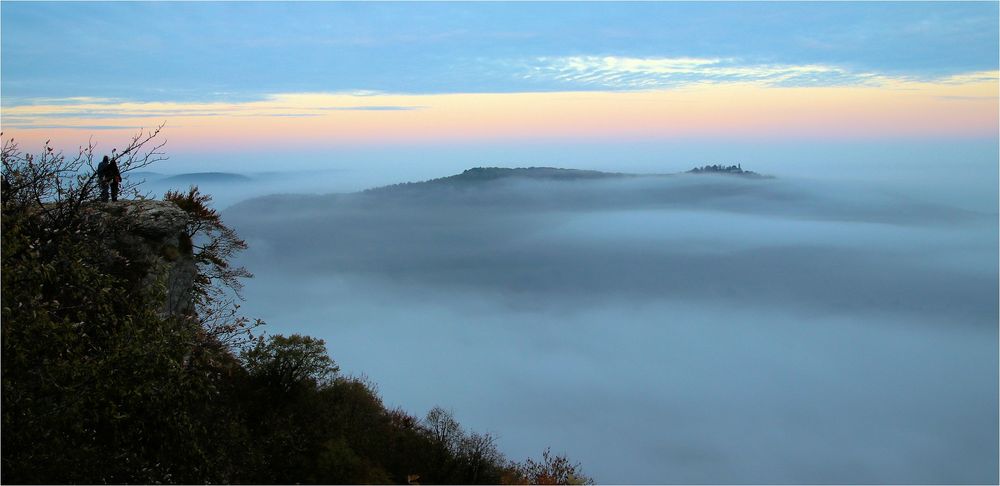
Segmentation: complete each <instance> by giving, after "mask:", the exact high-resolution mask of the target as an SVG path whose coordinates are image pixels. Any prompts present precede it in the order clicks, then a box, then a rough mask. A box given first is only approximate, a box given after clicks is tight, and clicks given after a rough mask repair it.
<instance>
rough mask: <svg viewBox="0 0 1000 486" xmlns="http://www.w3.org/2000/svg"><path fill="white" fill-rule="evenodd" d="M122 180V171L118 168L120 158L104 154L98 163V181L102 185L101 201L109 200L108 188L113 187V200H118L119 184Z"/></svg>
mask: <svg viewBox="0 0 1000 486" xmlns="http://www.w3.org/2000/svg"><path fill="white" fill-rule="evenodd" d="M121 182H122V173H121V171H120V170H118V159H117V158H113V159H112V158H108V156H107V155H105V156H104V160H101V163H100V164H98V165H97V183H98V184H100V186H101V202H108V189H109V188H110V189H111V200H112V201H117V200H118V184H120V183H121Z"/></svg>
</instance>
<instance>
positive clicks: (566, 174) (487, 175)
mask: <svg viewBox="0 0 1000 486" xmlns="http://www.w3.org/2000/svg"><path fill="white" fill-rule="evenodd" d="M619 177H636V176H635V175H633V174H622V173H618V172H601V171H597V170H581V169H560V168H557V167H518V168H507V167H473V168H471V169H466V170H465V171H463V172H462V173H461V174H455V175H451V176H447V177H440V178H437V179H431V180H427V181H421V182H402V183H399V184H392V185H388V186H381V187H375V188H372V189H366V190H365V191H364V192H381V191H389V190H399V189H410V188H416V187H426V186H459V185H467V184H469V183H472V184H476V183H484V182H490V181H496V180H499V179H508V178H522V179H533V180H558V181H571V180H593V179H611V178H619Z"/></svg>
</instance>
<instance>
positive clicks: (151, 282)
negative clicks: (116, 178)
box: [96, 200, 198, 316]
mask: <svg viewBox="0 0 1000 486" xmlns="http://www.w3.org/2000/svg"><path fill="white" fill-rule="evenodd" d="M96 207H97V208H98V209H99V214H101V215H102V220H103V221H102V223H103V224H107V225H109V227H108V228H107V229H108V230H110V231H108V232H106V233H105V234H108V235H112V236H110V237H109V240H110V241H108V244H109V245H110V246H111V248H112V249H113V250H114V251H115V253H116V254H117V255H118V256H119V257H120V258H122V260H123V261H124V264H125V265H126V266H127V267H128V268H130V269H132V271H133V272H134V275H133V279H132V280H133V281H134V282H135V283H134V285H135V287H134V288H133V291H137V292H143V293H145V294H146V295H151V296H154V297H155V298H157V299H161V300H162V302H163V303H162V305H161V307H160V313H161V314H163V315H169V316H185V315H191V314H193V312H194V284H195V278H196V277H197V274H198V268H197V265H196V263H195V260H194V254H193V245H192V241H191V238H190V237H189V236H188V232H187V230H188V222H189V221H190V218H189V217H188V214H187V213H186V212H184V210H182V209H181V208H179V207H177V205H176V204H174V203H172V202H170V201H156V200H134V201H118V202H113V203H96Z"/></svg>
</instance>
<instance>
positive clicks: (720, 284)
mask: <svg viewBox="0 0 1000 486" xmlns="http://www.w3.org/2000/svg"><path fill="white" fill-rule="evenodd" d="M289 189H290V190H289V191H287V192H295V191H294V190H293V189H294V187H289ZM240 190H241V191H246V192H241V193H239V194H240V195H241V196H242V195H243V194H249V193H251V192H252V191H250V190H248V189H247V188H246V187H243V188H242V189H240ZM209 192H211V191H209ZM222 197H223V199H225V198H227V197H229V198H230V199H236V196H232V197H230V196H228V195H226V193H225V191H223V194H222ZM940 199H941V198H927V199H921V198H919V197H914V196H913V194H907V195H902V194H900V193H899V192H898V191H895V190H891V189H887V188H880V187H879V186H878V185H874V184H865V185H859V184H851V183H848V182H843V181H827V182H823V181H817V180H807V179H801V180H786V179H781V178H778V179H749V178H741V177H736V176H717V175H676V176H656V177H625V176H619V177H607V178H596V179H581V180H573V179H570V180H551V179H545V178H532V177H504V178H499V179H496V180H490V181H476V182H469V181H462V180H456V181H451V182H444V183H437V184H413V185H404V186H398V187H390V188H385V189H380V190H373V191H367V192H363V193H353V194H331V195H324V196H318V195H286V196H268V197H263V198H257V199H251V200H248V201H245V202H243V203H239V204H235V205H233V206H231V207H228V209H226V210H225V211H224V219H225V221H226V222H227V223H228V224H230V225H231V226H233V227H234V228H235V229H236V230H237V231H238V232H239V234H240V235H241V236H242V237H244V238H245V239H246V240H247V241H248V243H249V245H250V249H249V250H248V251H247V252H246V253H245V255H243V257H242V260H241V262H240V263H242V264H244V265H246V266H247V267H248V268H249V269H250V270H251V271H252V272H253V273H255V274H256V278H254V279H253V280H251V281H249V282H248V283H247V287H246V298H247V301H246V303H245V306H244V309H243V310H244V311H245V312H246V313H247V314H248V315H251V316H254V317H261V318H263V319H264V320H266V321H268V322H269V326H268V329H267V331H269V332H272V333H293V332H297V333H304V334H310V335H314V336H317V337H321V338H323V339H326V341H327V343H328V346H329V349H330V351H331V354H332V356H333V357H334V359H336V360H337V361H338V363H339V364H340V365H341V367H342V368H343V369H344V370H345V371H347V372H352V373H364V374H367V375H368V376H370V377H371V378H372V380H373V381H375V382H376V383H378V384H379V385H380V387H381V392H382V394H383V396H384V398H385V400H386V402H387V404H389V405H390V406H396V405H399V406H402V407H403V408H405V409H407V410H408V411H410V412H411V413H416V414H422V413H424V412H426V411H427V410H428V409H430V408H431V407H432V406H434V405H442V406H444V407H446V408H450V409H452V410H453V411H454V412H455V415H456V417H457V418H458V419H459V420H460V421H461V422H462V423H463V424H465V425H468V426H470V427H471V428H473V429H476V430H479V431H489V432H493V433H496V434H497V435H498V436H499V438H500V440H499V444H500V447H501V449H502V450H504V451H505V452H506V453H507V454H508V456H510V457H513V458H524V457H527V456H537V455H538V453H539V452H540V451H541V450H542V449H543V448H544V447H546V446H550V445H551V446H552V447H553V450H554V451H555V452H565V453H567V454H568V455H569V456H570V457H571V458H572V459H574V460H578V461H580V462H582V463H583V465H584V469H585V471H586V472H587V473H589V474H591V475H592V476H593V477H594V478H595V479H596V480H597V481H598V482H604V483H995V482H996V481H997V479H998V478H997V469H998V461H997V456H998V446H997V442H998V441H997V439H998V435H997V430H998V419H997V408H998V403H997V396H998V385H997V382H998V372H997V359H998V349H997V348H998V345H997V320H998V297H997V296H998V291H1000V288H998V277H997V269H998V255H997V248H998V228H997V214H996V208H995V207H994V208H990V207H987V208H982V209H981V210H980V211H974V210H971V209H969V208H968V207H965V208H959V207H956V206H948V205H943V204H940V203H933V202H926V201H933V200H940Z"/></svg>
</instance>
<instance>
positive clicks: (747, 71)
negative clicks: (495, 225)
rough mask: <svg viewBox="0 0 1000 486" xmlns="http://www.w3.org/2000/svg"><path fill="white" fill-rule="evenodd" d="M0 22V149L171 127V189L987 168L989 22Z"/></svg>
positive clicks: (944, 11)
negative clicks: (515, 176) (837, 166)
mask: <svg viewBox="0 0 1000 486" xmlns="http://www.w3.org/2000/svg"><path fill="white" fill-rule="evenodd" d="M0 8H2V11H0V16H2V72H0V77H2V93H0V94H2V128H3V132H4V138H5V139H6V138H10V137H15V138H16V139H17V140H18V141H19V142H20V143H21V144H22V146H24V147H26V148H33V147H36V146H38V145H40V144H41V143H42V142H44V140H47V139H51V140H52V141H53V144H55V145H57V146H59V147H61V148H65V149H67V150H71V149H73V148H75V147H76V146H77V145H79V144H80V143H84V142H86V141H87V140H88V139H90V138H91V137H93V139H94V140H95V141H97V142H98V144H99V149H100V148H101V147H103V148H105V149H109V147H111V146H114V145H115V144H116V143H120V141H121V140H122V139H124V138H125V137H127V136H128V135H129V134H132V133H134V132H135V130H137V129H139V128H141V127H146V128H149V127H152V126H155V125H158V124H160V123H163V122H166V127H167V128H166V132H165V133H166V139H167V140H168V146H167V150H168V152H169V153H170V154H171V156H172V157H173V158H175V159H177V160H178V165H177V166H176V168H177V169H178V170H181V169H186V168H188V167H190V166H194V165H197V166H199V167H202V168H203V169H205V170H264V169H265V168H267V167H268V164H271V163H273V159H274V157H275V154H283V155H282V157H283V158H284V159H285V160H286V161H288V162H287V163H288V164H289V165H290V166H294V167H323V166H324V165H325V164H333V165H337V164H340V165H341V166H348V165H350V164H351V163H356V164H364V163H370V162H374V161H380V162H383V163H388V162H393V163H399V164H402V163H406V164H411V165H418V166H419V165H421V164H433V163H435V162H440V161H453V162H454V164H458V165H466V166H471V165H481V164H482V163H485V162H491V163H495V164H497V165H517V164H519V163H525V162H532V163H538V164H540V165H549V164H547V163H546V162H550V161H551V162H553V163H554V162H565V161H570V160H579V161H581V162H580V163H581V164H582V165H598V164H599V163H600V160H598V159H599V158H601V157H603V158H604V159H607V158H609V157H611V156H612V155H616V154H620V155H623V156H624V155H628V156H629V157H632V158H633V159H634V160H640V159H641V160H645V161H650V163H653V162H656V161H663V163H665V164H666V165H670V164H671V163H675V164H679V165H684V164H687V165H690V163H692V162H696V160H694V159H695V158H696V155H694V154H697V153H699V152H698V150H699V148H701V149H704V151H705V152H704V153H705V154H706V156H707V157H713V156H714V157H725V156H728V155H735V154H736V153H738V151H735V150H736V149H734V152H733V153H732V154H730V153H728V152H726V153H723V152H718V151H717V150H718V146H719V144H720V143H722V142H725V143H729V144H734V146H738V147H743V148H745V147H747V146H748V145H747V144H761V143H765V144H766V143H774V144H778V145H782V146H785V147H787V146H788V145H789V144H793V145H794V144H807V143H810V144H814V143H818V144H844V143H848V144H852V143H853V144H871V143H878V144H882V146H883V148H884V147H891V146H893V145H894V144H895V145H899V146H902V145H907V144H912V143H930V142H936V143H945V144H953V143H957V142H961V143H970V144H974V145H975V146H976V147H979V148H977V149H976V150H978V151H979V152H982V155H983V156H992V153H993V152H995V150H996V149H995V145H996V140H997V131H998V99H997V94H998V44H1000V40H998V27H997V17H998V4H997V3H995V2H989V3H803V4H799V3H695V4H691V3H198V2H195V3H186V2H185V3H173V2H163V3H160V2H152V3H117V2H112V3H86V2H81V3H20V2H3V5H2V7H0ZM713 150H715V152H713ZM741 150H742V149H741ZM552 151H558V152H559V154H560V157H558V158H557V159H558V160H551V159H552V158H551V157H549V156H550V155H551V152H552ZM626 151H627V152H626ZM665 151H670V152H671V153H673V154H679V153H683V154H688V155H675V156H674V158H673V159H671V158H670V157H668V156H665V155H664V152H665ZM595 154H599V155H595ZM775 154H777V152H775ZM787 156H788V155H787V154H785V155H784V156H783V157H787ZM774 157H777V155H774V156H773V157H772V158H774ZM403 159H405V161H404V160H403ZM483 159H488V160H483ZM666 159H670V160H666ZM206 160H211V162H205V161H206ZM269 160H270V161H272V162H268V161H269ZM327 160H329V162H326V161H327ZM705 162H714V160H705ZM789 163H791V162H789ZM206 164H207V165H206ZM564 165H565V163H564ZM270 168H273V167H270ZM164 169H165V170H166V171H168V172H169V171H170V168H164Z"/></svg>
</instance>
